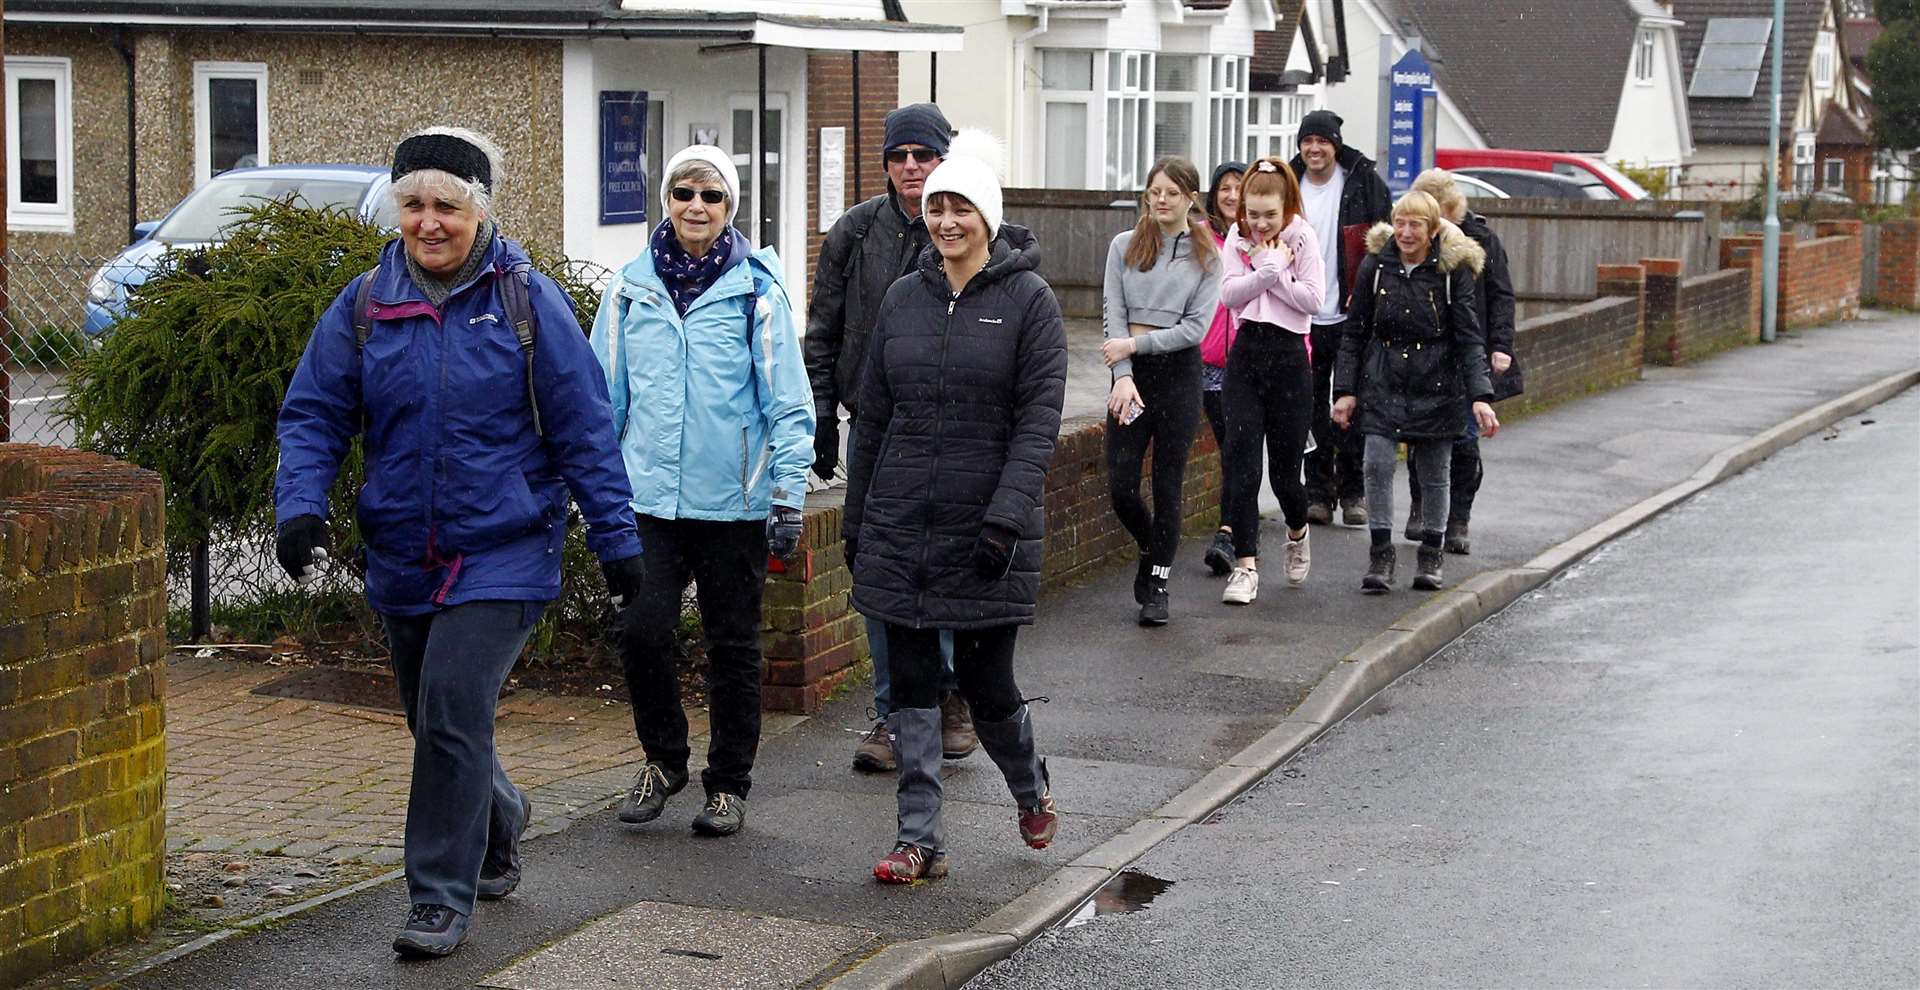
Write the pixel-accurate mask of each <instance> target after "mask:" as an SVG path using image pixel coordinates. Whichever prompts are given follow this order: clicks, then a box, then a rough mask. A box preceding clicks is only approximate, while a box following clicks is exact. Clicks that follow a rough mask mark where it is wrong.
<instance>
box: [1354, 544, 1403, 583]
mask: <svg viewBox="0 0 1920 990" xmlns="http://www.w3.org/2000/svg"><path fill="white" fill-rule="evenodd" d="M1399 561H1400V558H1399V555H1398V552H1397V551H1395V550H1394V548H1393V544H1391V543H1386V544H1382V545H1380V546H1377V547H1372V548H1370V549H1368V550H1367V573H1366V576H1364V577H1362V578H1361V579H1360V590H1361V591H1364V592H1366V593H1367V594H1369V595H1379V594H1384V593H1386V592H1388V591H1391V590H1392V589H1393V568H1394V565H1395V564H1397V563H1399Z"/></svg>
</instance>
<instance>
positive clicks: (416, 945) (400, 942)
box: [393, 904, 467, 959]
mask: <svg viewBox="0 0 1920 990" xmlns="http://www.w3.org/2000/svg"><path fill="white" fill-rule="evenodd" d="M466 940H467V916H466V915H464V914H461V913H460V912H458V911H455V910H454V909H452V908H450V907H447V906H446V905H444V904H415V905H414V906H413V910H412V911H409V912H407V926H406V927H405V928H402V929H400V934H398V935H395V936H394V937H393V951H395V952H398V953H400V954H401V955H403V956H409V957H413V958H419V959H431V958H438V957H440V956H446V955H452V954H453V950H455V949H458V948H459V947H460V943H462V942H465V941H466Z"/></svg>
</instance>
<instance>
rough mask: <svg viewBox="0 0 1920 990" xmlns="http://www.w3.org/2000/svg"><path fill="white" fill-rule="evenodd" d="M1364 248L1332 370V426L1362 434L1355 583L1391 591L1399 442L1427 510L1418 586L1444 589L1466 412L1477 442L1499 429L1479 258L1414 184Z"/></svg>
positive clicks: (1372, 590)
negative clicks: (1365, 528) (1444, 543)
mask: <svg viewBox="0 0 1920 990" xmlns="http://www.w3.org/2000/svg"><path fill="white" fill-rule="evenodd" d="M1367 250H1368V252H1369V254H1368V255H1367V256H1366V257H1365V258H1363V259H1361V261H1360V268H1359V270H1358V271H1357V272H1356V273H1355V275H1354V283H1353V299H1352V301H1351V302H1350V303H1349V305H1348V308H1347V324H1346V330H1345V331H1344V332H1343V333H1342V334H1341V337H1340V356H1339V358H1338V359H1337V360H1336V361H1335V362H1334V366H1333V395H1334V403H1333V421H1334V422H1335V423H1338V424H1340V425H1341V426H1345V425H1347V424H1348V422H1353V423H1354V424H1355V425H1357V426H1358V427H1359V430H1360V433H1361V434H1362V435H1363V436H1365V437H1366V450H1365V453H1364V455H1363V457H1362V473H1363V475H1364V476H1365V479H1366V489H1367V519H1368V520H1369V521H1370V532H1371V535H1372V543H1373V546H1372V549H1371V550H1370V551H1369V553H1368V566H1367V573H1366V576H1365V577H1363V578H1361V579H1360V587H1361V590H1363V591H1366V592H1369V593H1372V594H1378V593H1380V592H1384V591H1386V590H1387V589H1389V588H1391V587H1392V586H1393V572H1394V564H1395V556H1394V548H1393V529H1392V526H1393V471H1394V461H1395V459H1396V458H1395V455H1396V453H1397V448H1398V447H1399V445H1400V444H1401V443H1405V444H1406V445H1407V460H1408V461H1410V462H1412V463H1414V464H1415V465H1416V466H1417V468H1418V470H1419V472H1420V487H1421V494H1420V507H1421V509H1422V510H1423V512H1424V515H1423V517H1422V519H1421V524H1422V527H1423V530H1422V534H1421V542H1420V550H1419V556H1418V558H1417V559H1418V563H1419V568H1418V570H1417V571H1416V573H1415V574H1414V578H1413V587H1414V588H1416V589H1419V590H1423V591H1432V590H1437V589H1439V588H1440V587H1441V585H1442V580H1441V573H1440V572H1441V561H1442V560H1443V558H1444V556H1445V554H1444V552H1443V551H1442V549H1441V534H1442V531H1443V530H1444V529H1445V527H1446V520H1447V484H1448V467H1449V462H1450V461H1451V459H1452V454H1453V442H1454V441H1455V440H1456V439H1458V438H1459V436H1460V429H1461V427H1460V424H1461V423H1463V422H1464V421H1465V420H1466V418H1467V416H1468V415H1469V405H1471V415H1472V416H1473V418H1474V420H1475V422H1476V423H1477V424H1478V425H1479V427H1480V433H1481V435H1482V436H1486V437H1491V436H1493V435H1494V433H1495V432H1496V431H1498V430H1499V429H1500V420H1499V419H1498V418H1497V417H1496V416H1495V415H1494V413H1493V405H1492V400H1493V383H1492V381H1491V379H1490V377H1489V373H1488V366H1487V339H1486V332H1485V331H1484V330H1483V329H1482V328H1481V326H1480V306H1479V303H1478V301H1477V299H1476V297H1475V290H1474V278H1475V276H1476V275H1478V274H1479V272H1480V268H1481V266H1482V265H1483V264H1484V263H1485V262H1486V252H1485V251H1484V250H1482V249H1481V247H1480V245H1478V244H1475V243H1474V242H1473V240H1472V239H1471V238H1469V237H1468V236H1467V235H1465V234H1463V233H1461V232H1460V228H1458V227H1456V226H1454V225H1453V224H1452V223H1451V222H1450V221H1448V220H1446V219H1445V218H1443V217H1442V216H1441V215H1440V204H1439V203H1437V202H1435V201H1434V199H1433V197H1432V196H1429V195H1427V194H1426V193H1424V192H1421V191H1419V190H1417V189H1416V190H1413V191H1411V192H1409V193H1407V194H1406V195H1405V196H1403V197H1401V198H1400V201H1399V202H1397V203H1395V204H1394V205H1393V225H1392V226H1391V227H1389V226H1388V225H1386V224H1376V225H1374V228H1373V230H1372V231H1371V232H1369V233H1368V234H1367Z"/></svg>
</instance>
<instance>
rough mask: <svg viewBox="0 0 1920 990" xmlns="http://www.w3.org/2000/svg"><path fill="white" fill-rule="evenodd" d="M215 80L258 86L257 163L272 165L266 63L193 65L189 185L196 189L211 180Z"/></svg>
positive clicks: (256, 106) (255, 107)
mask: <svg viewBox="0 0 1920 990" xmlns="http://www.w3.org/2000/svg"><path fill="white" fill-rule="evenodd" d="M215 79H247V80H251V81H253V82H254V83H255V84H256V86H257V87H258V90H257V92H258V97H257V100H256V102H255V105H254V113H255V115H256V116H257V118H258V123H257V125H256V127H257V130H258V133H259V135H260V153H259V156H258V157H259V162H258V164H261V165H267V164H270V163H271V162H272V160H273V159H272V158H271V157H270V155H269V153H268V148H269V147H270V144H271V133H270V132H269V130H268V129H267V119H268V116H269V115H268V113H267V64H266V63H265V62H195V63H193V184H194V185H195V186H196V187H198V186H201V185H204V184H206V182H207V180H209V179H211V178H213V135H212V133H211V131H210V128H211V126H212V123H211V118H212V92H211V87H210V84H211V83H212V82H213V80H215Z"/></svg>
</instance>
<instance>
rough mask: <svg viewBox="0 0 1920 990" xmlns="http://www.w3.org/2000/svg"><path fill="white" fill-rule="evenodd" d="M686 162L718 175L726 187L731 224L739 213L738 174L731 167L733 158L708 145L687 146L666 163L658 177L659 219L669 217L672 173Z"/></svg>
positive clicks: (729, 221) (728, 216)
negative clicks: (708, 166) (700, 165)
mask: <svg viewBox="0 0 1920 990" xmlns="http://www.w3.org/2000/svg"><path fill="white" fill-rule="evenodd" d="M687 162H702V163H704V164H707V165H710V166H712V167H713V170H714V171H715V172H718V173H720V184H721V185H723V186H726V187H727V222H728V223H732V222H733V215H734V214H735V213H738V212H740V173H739V171H737V170H736V169H735V168H734V167H733V156H732V155H729V154H727V153H726V152H724V151H721V150H720V149H719V148H716V147H714V146H713V145H710V144H694V145H688V146H687V147H685V148H683V149H681V151H680V153H679V154H677V155H674V156H673V157H672V158H671V159H668V161H667V167H666V168H665V169H664V170H662V171H661V173H660V176H661V179H660V210H661V218H662V219H665V218H666V217H668V216H671V214H670V213H668V212H667V211H668V210H670V209H672V206H671V203H672V200H673V172H674V170H675V169H677V168H679V167H680V166H681V165H684V164H686V163H687Z"/></svg>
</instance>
